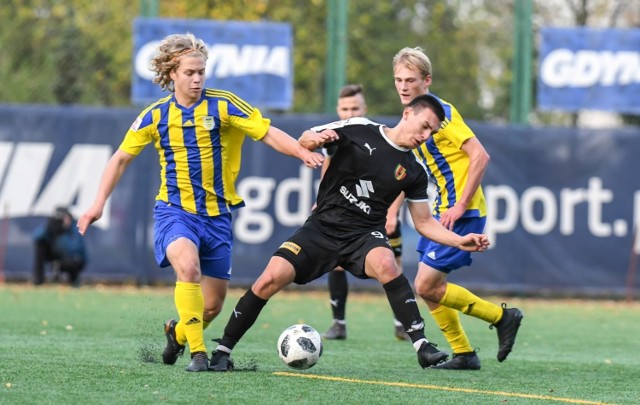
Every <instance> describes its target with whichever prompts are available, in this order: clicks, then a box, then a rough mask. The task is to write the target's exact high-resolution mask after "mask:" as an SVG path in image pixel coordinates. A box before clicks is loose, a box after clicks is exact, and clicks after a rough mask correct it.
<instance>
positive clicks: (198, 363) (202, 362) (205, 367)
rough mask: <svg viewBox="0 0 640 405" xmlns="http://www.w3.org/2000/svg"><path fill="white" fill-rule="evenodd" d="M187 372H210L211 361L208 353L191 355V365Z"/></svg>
mask: <svg viewBox="0 0 640 405" xmlns="http://www.w3.org/2000/svg"><path fill="white" fill-rule="evenodd" d="M185 370H187V371H195V372H199V371H209V359H208V358H207V353H206V352H195V353H191V363H189V365H188V366H187V368H185Z"/></svg>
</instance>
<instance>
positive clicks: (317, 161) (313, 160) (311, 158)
mask: <svg viewBox="0 0 640 405" xmlns="http://www.w3.org/2000/svg"><path fill="white" fill-rule="evenodd" d="M301 159H302V161H303V162H304V165H305V166H307V167H309V168H311V169H315V168H318V167H322V162H324V155H323V154H322V153H318V152H311V151H309V150H306V149H304V152H303V155H302V157H301Z"/></svg>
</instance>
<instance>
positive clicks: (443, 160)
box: [413, 94, 487, 218]
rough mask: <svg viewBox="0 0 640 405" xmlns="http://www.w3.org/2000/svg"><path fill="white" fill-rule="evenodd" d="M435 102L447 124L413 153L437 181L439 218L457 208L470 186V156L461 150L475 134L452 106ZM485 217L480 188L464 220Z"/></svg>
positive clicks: (434, 212)
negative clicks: (442, 112)
mask: <svg viewBox="0 0 640 405" xmlns="http://www.w3.org/2000/svg"><path fill="white" fill-rule="evenodd" d="M432 95H433V94H432ZM436 98H437V99H438V100H439V101H440V103H441V104H442V106H443V107H444V111H445V120H444V121H443V122H442V126H441V127H440V129H439V130H438V132H437V133H435V134H433V135H432V136H431V137H430V138H429V140H427V142H425V143H423V144H422V145H420V147H418V148H416V149H414V150H413V151H414V153H415V154H416V156H417V157H418V159H419V160H420V161H422V162H423V163H424V165H425V166H426V167H427V170H428V172H429V175H430V176H431V178H432V179H433V180H434V181H435V184H436V189H437V191H438V196H437V197H436V199H435V201H434V203H433V215H434V216H440V215H441V214H443V213H444V212H446V211H447V210H448V209H449V208H451V207H453V206H454V205H455V203H456V202H457V201H458V198H459V197H460V196H462V191H463V190H464V188H465V187H466V185H467V179H468V177H469V170H468V169H469V156H468V155H467V154H466V153H465V152H464V151H463V150H462V149H461V148H462V144H463V143H464V142H465V141H466V140H467V139H470V138H473V137H474V136H475V134H474V133H473V131H471V129H470V128H469V127H468V126H467V124H465V123H464V120H463V119H462V116H461V115H460V113H458V110H456V108H455V107H454V106H453V105H452V104H451V103H448V102H446V101H444V100H442V99H440V98H439V97H436ZM486 215H487V204H486V201H485V199H484V193H483V192H482V186H479V187H478V189H477V190H476V192H475V194H474V195H473V197H472V198H471V202H470V204H469V205H468V206H467V211H466V212H465V214H464V215H463V218H469V217H484V216H486Z"/></svg>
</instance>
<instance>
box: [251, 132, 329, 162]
mask: <svg viewBox="0 0 640 405" xmlns="http://www.w3.org/2000/svg"><path fill="white" fill-rule="evenodd" d="M262 141H263V142H264V143H266V144H267V145H269V146H270V147H272V148H273V149H275V150H277V151H278V152H280V153H283V154H285V155H288V156H292V157H296V158H298V159H300V160H302V161H303V162H304V164H305V166H307V167H310V168H312V169H315V168H316V167H319V166H322V162H324V156H323V155H322V154H321V153H316V152H312V150H310V149H308V148H305V147H304V146H303V145H301V144H300V143H299V142H298V141H296V140H295V139H294V138H293V137H291V136H290V135H289V134H287V133H286V132H284V131H282V130H281V129H278V128H276V127H274V126H271V127H269V130H267V134H266V135H265V136H264V138H262Z"/></svg>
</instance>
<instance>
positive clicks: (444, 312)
mask: <svg viewBox="0 0 640 405" xmlns="http://www.w3.org/2000/svg"><path fill="white" fill-rule="evenodd" d="M431 316H433V319H434V320H435V321H436V323H437V324H438V326H439V327H440V330H441V331H442V333H444V337H445V338H446V339H447V342H449V345H450V346H451V350H453V352H454V353H469V352H472V351H473V348H472V347H471V343H469V339H468V338H467V334H466V333H464V329H462V324H461V323H460V316H459V315H458V310H457V309H453V308H448V307H445V306H444V305H440V306H439V307H438V308H437V309H435V310H433V311H431Z"/></svg>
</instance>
